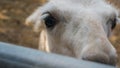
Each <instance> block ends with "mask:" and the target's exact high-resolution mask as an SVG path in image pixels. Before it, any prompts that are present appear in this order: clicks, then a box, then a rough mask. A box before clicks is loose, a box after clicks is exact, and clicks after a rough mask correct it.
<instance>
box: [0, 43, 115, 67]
mask: <svg viewBox="0 0 120 68" xmlns="http://www.w3.org/2000/svg"><path fill="white" fill-rule="evenodd" d="M0 68H115V67H114V66H109V65H104V64H99V63H94V62H90V61H84V60H77V59H74V58H70V57H65V56H60V55H56V54H50V53H44V52H41V51H37V50H34V49H30V48H25V47H21V46H15V45H12V44H7V43H2V42H0Z"/></svg>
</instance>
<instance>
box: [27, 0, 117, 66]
mask: <svg viewBox="0 0 120 68" xmlns="http://www.w3.org/2000/svg"><path fill="white" fill-rule="evenodd" d="M45 12H50V13H51V14H52V15H53V16H54V17H56V18H57V19H58V20H59V22H58V24H57V25H56V26H55V27H54V28H53V29H52V30H49V29H48V28H46V26H45V22H44V20H43V19H44V18H45V17H46V16H47V14H43V13H45ZM114 18H117V19H118V12H117V10H116V9H115V8H114V7H113V6H111V5H110V4H108V3H106V2H105V1H104V0H50V1H49V2H48V3H47V4H46V5H44V6H42V7H39V8H38V9H37V10H36V11H35V12H34V13H33V14H32V15H31V16H29V17H28V18H27V20H26V22H27V23H33V25H34V28H35V31H37V32H40V45H39V49H40V50H43V51H46V52H52V53H58V54H62V55H67V56H72V57H75V58H78V59H85V60H91V61H97V62H101V63H106V64H111V65H113V64H115V62H116V56H117V55H116V50H115V48H114V47H113V46H112V44H111V43H110V42H109V40H108V38H107V37H108V36H109V34H110V33H111V24H110V22H109V20H111V19H114Z"/></svg>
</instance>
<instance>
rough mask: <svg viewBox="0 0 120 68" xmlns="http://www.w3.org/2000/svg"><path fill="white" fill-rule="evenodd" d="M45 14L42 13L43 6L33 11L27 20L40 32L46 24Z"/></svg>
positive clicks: (28, 24) (26, 22) (28, 23)
mask: <svg viewBox="0 0 120 68" xmlns="http://www.w3.org/2000/svg"><path fill="white" fill-rule="evenodd" d="M42 18H43V16H42V14H41V8H38V9H37V10H36V11H35V12H33V13H32V14H31V15H30V16H29V17H28V18H27V19H26V21H25V24H26V25H27V26H33V29H34V31H35V32H40V31H41V29H44V28H45V25H44V23H42V22H43V20H42Z"/></svg>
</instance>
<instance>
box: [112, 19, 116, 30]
mask: <svg viewBox="0 0 120 68" xmlns="http://www.w3.org/2000/svg"><path fill="white" fill-rule="evenodd" d="M116 22H117V20H116V18H114V19H113V20H112V27H111V29H114V28H115V26H116Z"/></svg>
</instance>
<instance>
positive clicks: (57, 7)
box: [42, 0, 115, 15]
mask: <svg viewBox="0 0 120 68" xmlns="http://www.w3.org/2000/svg"><path fill="white" fill-rule="evenodd" d="M114 10H115V9H114V8H113V7H112V6H111V5H109V4H107V3H106V2H104V0H50V1H49V2H48V4H47V5H45V6H44V7H43V10H42V11H43V12H46V11H48V12H51V13H56V14H60V15H61V14H62V13H63V14H65V15H66V14H69V13H71V14H72V13H74V14H76V13H83V12H97V13H109V14H111V13H114Z"/></svg>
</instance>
